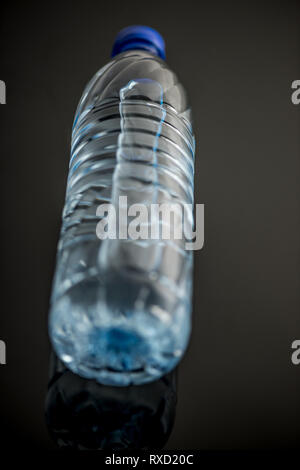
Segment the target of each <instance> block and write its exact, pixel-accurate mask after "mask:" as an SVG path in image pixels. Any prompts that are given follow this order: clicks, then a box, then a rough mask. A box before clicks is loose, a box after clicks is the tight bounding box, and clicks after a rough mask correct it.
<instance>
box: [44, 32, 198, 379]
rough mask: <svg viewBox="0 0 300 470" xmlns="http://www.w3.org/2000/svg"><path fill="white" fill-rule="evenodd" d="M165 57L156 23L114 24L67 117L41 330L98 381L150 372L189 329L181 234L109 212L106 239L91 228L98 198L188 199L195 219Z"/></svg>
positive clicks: (170, 364)
mask: <svg viewBox="0 0 300 470" xmlns="http://www.w3.org/2000/svg"><path fill="white" fill-rule="evenodd" d="M164 58H165V49H164V41H163V39H162V37H161V36H160V35H159V34H158V33H157V32H156V31H155V30H153V29H151V28H148V27H145V26H132V27H129V28H125V29H124V30H122V31H121V32H120V33H119V35H118V36H117V38H116V41H115V44H114V46H113V51H112V60H111V61H110V62H109V63H108V64H107V65H105V66H104V67H103V68H101V69H100V70H99V71H98V72H97V73H96V75H95V76H94V77H93V78H92V80H91V81H90V82H89V83H88V85H87V86H86V88H85V90H84V92H83V95H82V98H81V100H80V102H79V105H78V108H77V112H76V116H75V120H74V125H73V132H72V147H71V159H70V169H69V175H68V182H67V191H66V201H65V207H64V211H63V221H62V230H61V235H60V240H59V244H58V253H57V264H56V273H55V277H54V282H53V290H52V297H51V309H50V319H49V331H50V338H51V341H52V344H53V346H54V349H55V351H56V353H57V355H58V356H59V358H60V359H61V360H62V361H63V362H64V363H65V365H66V366H67V367H68V368H70V369H71V370H72V371H73V372H75V373H77V374H79V375H81V376H83V377H86V378H93V379H96V380H97V381H98V382H100V383H102V384H107V385H119V386H125V385H129V384H140V383H145V382H149V381H152V380H155V379H158V378H159V377H161V376H162V375H163V374H166V373H167V372H169V371H170V370H172V369H173V368H174V367H175V366H176V364H177V363H178V362H179V361H180V359H181V357H182V356H183V354H184V351H185V349H186V347H187V344H188V339H189V335H190V329H191V287H192V264H193V256H192V251H189V250H186V249H185V239H184V237H182V238H181V239H180V238H176V237H173V238H172V239H170V240H168V239H164V238H162V237H150V236H149V237H148V238H146V239H138V238H137V239H136V237H130V236H128V233H127V236H126V228H127V225H128V223H129V221H132V217H131V218H130V217H128V218H124V217H119V218H118V221H117V227H118V236H117V237H116V238H113V237H111V236H107V238H105V236H103V237H99V235H98V232H97V228H98V227H99V223H100V224H101V221H102V222H103V223H104V222H105V221H107V217H106V218H105V217H104V215H103V213H102V212H101V211H100V212H101V214H100V215H99V207H104V206H103V204H112V205H113V206H114V207H115V208H116V213H118V214H120V210H123V209H124V207H123V206H124V201H126V207H130V206H132V205H134V204H143V205H144V207H146V208H150V207H153V206H154V207H158V206H159V207H160V206H161V205H162V204H165V205H166V206H167V207H168V205H171V204H174V203H176V204H177V206H179V207H183V205H187V207H188V210H187V213H186V216H187V219H188V220H189V223H190V224H192V222H193V220H192V219H193V214H192V204H193V174H194V137H193V133H192V127H191V116H190V108H189V105H188V102H187V97H186V94H185V91H184V89H183V87H182V85H181V84H180V82H179V81H178V79H177V77H176V75H175V74H174V73H173V72H172V71H171V70H170V69H169V68H168V66H167V65H166V63H165V62H164ZM109 217H110V216H109ZM109 217H108V220H109ZM172 220H173V219H172ZM172 220H171V218H170V219H169V220H168V221H166V220H161V219H160V218H159V217H156V218H154V222H153V219H151V221H150V222H148V223H144V228H145V227H146V228H147V229H148V228H149V227H150V226H151V227H152V228H154V229H157V228H159V229H160V228H161V225H163V224H164V223H165V224H167V225H168V224H169V226H171V228H173V229H174V226H173V227H172V224H173V225H174V221H173V222H172ZM142 225H143V224H141V226H142ZM154 231H155V230H154ZM124 233H125V236H124ZM151 233H152V232H151ZM120 234H121V235H120ZM122 234H123V235H122ZM101 238H102V239H101Z"/></svg>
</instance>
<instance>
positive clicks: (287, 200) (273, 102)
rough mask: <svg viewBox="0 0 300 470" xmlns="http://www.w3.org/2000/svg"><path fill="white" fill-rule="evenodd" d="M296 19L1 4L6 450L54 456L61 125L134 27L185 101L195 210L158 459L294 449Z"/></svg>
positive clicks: (200, 6) (249, 10)
mask: <svg viewBox="0 0 300 470" xmlns="http://www.w3.org/2000/svg"><path fill="white" fill-rule="evenodd" d="M299 12H300V8H299V3H298V2H296V1H280V2H279V1H272V2H271V1H270V2H267V1H256V2H243V1H240V2H224V1H219V2H216V1H210V2H209V1H205V2H200V1H194V2H191V1H182V2H175V1H174V0H173V1H171V2H168V1H162V0H161V1H157V2H156V1H151V2H147V1H141V0H139V1H136V0H131V1H130V2H125V1H115V0H112V1H100V0H98V1H81V2H76V1H75V2H59V3H57V4H55V3H54V2H39V3H37V2H36V3H32V2H19V3H18V2H12V3H10V2H5V4H1V20H0V22H1V38H0V44H1V62H0V79H1V80H4V81H5V82H6V85H7V104H6V105H5V106H1V107H0V119H1V128H0V151H1V191H2V198H1V201H2V218H1V219H2V220H1V222H2V230H1V235H2V243H1V249H2V250H1V251H2V254H1V266H2V274H3V276H2V278H3V280H2V299H3V300H2V303H1V319H0V339H2V340H5V342H6V344H7V362H8V363H7V365H6V366H0V419H1V431H2V437H1V441H0V449H1V447H2V448H5V447H7V446H8V445H10V444H11V445H14V443H16V442H17V443H18V445H20V443H23V444H25V445H27V447H28V448H31V449H37V448H41V449H51V448H54V444H52V442H51V440H50V438H49V437H48V434H47V430H46V427H45V424H44V414H43V413H44V411H43V409H44V398H45V391H46V386H47V374H48V351H49V343H48V338H47V311H48V299H49V293H50V286H51V279H52V274H53V269H54V257H55V250H56V243H57V237H58V230H59V226H60V214H61V210H62V206H63V200H64V190H65V183H66V175H67V168H68V158H69V143H70V133H71V125H72V120H73V116H74V112H75V108H76V105H77V102H78V99H79V97H80V95H81V93H82V90H83V87H84V85H85V84H86V82H87V80H88V79H89V78H90V77H91V76H92V75H93V74H94V73H95V72H96V71H97V70H98V69H99V68H100V67H101V66H102V65H104V64H105V63H106V62H107V61H108V59H109V53H110V49H111V45H112V42H113V39H114V36H115V35H116V33H117V32H118V30H119V29H121V28H122V27H124V26H127V25H129V24H135V23H137V24H147V25H149V26H152V27H155V28H157V29H158V30H159V31H160V32H161V33H162V35H163V36H164V37H165V39H166V43H167V61H168V63H169V65H170V66H171V67H172V68H173V70H174V71H176V72H177V73H178V75H179V77H180V78H181V80H182V83H183V84H184V86H185V87H186V89H187V90H188V92H189V95H190V100H191V103H192V106H193V114H194V129H195V134H196V139H197V153H196V177H195V191H196V202H201V203H204V204H205V247H204V249H203V250H202V251H200V252H197V253H196V254H195V278H194V324H193V326H194V327H193V334H192V339H191V343H190V347H189V349H188V352H187V354H186V356H185V358H184V360H183V362H182V365H181V367H180V369H179V394H178V407H177V418H176V422H175V426H174V430H173V433H172V435H171V438H170V440H169V443H168V445H167V448H170V449H174V448H177V449H188V448H190V449H191V448H194V449H241V448H289V447H297V446H299V438H300V400H299V393H300V365H299V366H298V367H297V366H294V365H292V364H291V359H290V356H291V352H292V350H291V343H292V341H293V340H294V339H300V315H299V314H300V308H299V307H300V299H299V277H300V276H299V275H300V259H299V247H300V241H299V233H300V218H299V208H300V207H299V206H300V189H299V176H300V168H299V112H300V106H298V107H297V106H294V105H293V104H292V103H291V98H290V96H291V82H292V81H293V80H295V79H300V70H299V29H300V26H299V25H300V23H299V19H300V18H299V16H300V15H299ZM1 450H2V449H1Z"/></svg>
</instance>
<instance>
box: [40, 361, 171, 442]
mask: <svg viewBox="0 0 300 470" xmlns="http://www.w3.org/2000/svg"><path fill="white" fill-rule="evenodd" d="M175 406H176V371H173V372H171V373H170V374H168V375H166V376H164V377H162V378H161V379H159V380H157V381H155V382H151V383H148V384H145V385H139V386H130V387H122V388H120V387H108V386H106V385H100V384H98V383H97V382H95V381H92V380H87V379H83V378H81V377H79V376H78V375H75V374H73V373H72V372H71V371H70V370H68V369H67V368H66V367H65V366H64V365H63V363H62V362H61V361H60V360H59V359H57V357H56V356H55V355H54V354H52V357H51V366H50V380H49V388H48V393H47V399H46V421H47V425H48V429H49V431H50V434H51V435H52V437H53V439H54V441H55V442H56V443H57V444H58V445H59V446H60V447H71V448H75V449H102V450H105V449H111V450H117V449H126V448H128V449H154V448H155V449H161V448H162V447H163V446H164V445H165V443H166V441H167V439H168V437H169V435H170V433H171V430H172V427H173V422H174V417H175Z"/></svg>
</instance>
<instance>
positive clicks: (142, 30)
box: [111, 26, 166, 59]
mask: <svg viewBox="0 0 300 470" xmlns="http://www.w3.org/2000/svg"><path fill="white" fill-rule="evenodd" d="M131 49H144V50H145V51H149V52H151V53H152V54H155V55H157V56H158V57H160V58H161V59H165V58H166V51H165V41H164V40H163V38H162V36H161V35H160V34H159V33H158V32H157V31H155V29H153V28H149V26H128V27H127V28H124V29H122V30H121V31H120V32H119V33H118V34H117V37H116V39H115V42H114V45H113V49H112V53H111V56H112V57H114V56H115V55H117V54H120V52H124V51H129V50H131Z"/></svg>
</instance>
